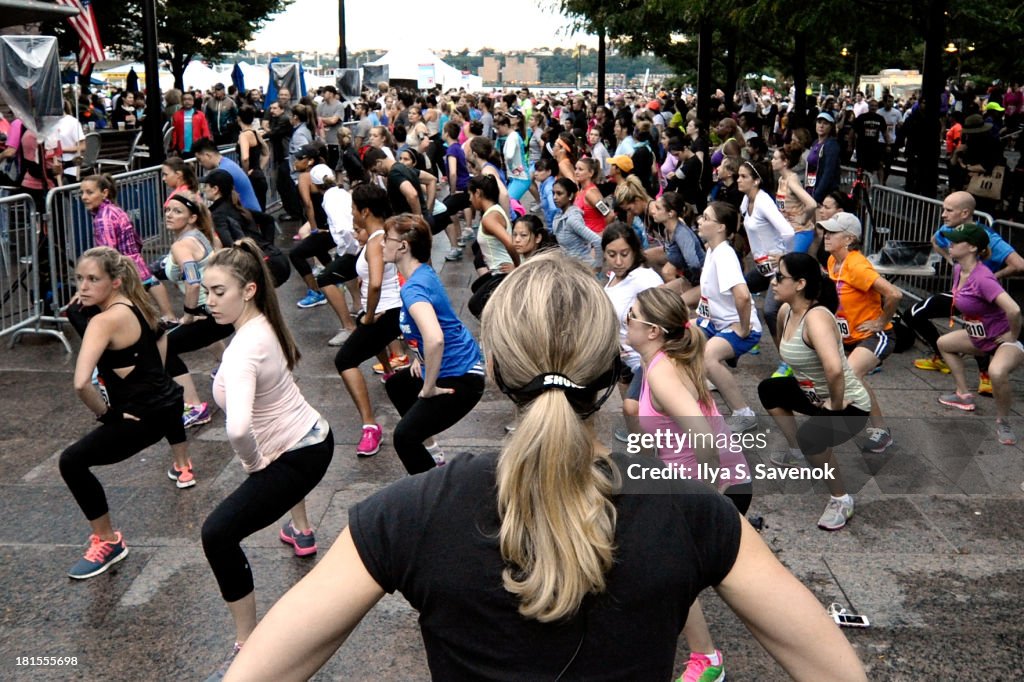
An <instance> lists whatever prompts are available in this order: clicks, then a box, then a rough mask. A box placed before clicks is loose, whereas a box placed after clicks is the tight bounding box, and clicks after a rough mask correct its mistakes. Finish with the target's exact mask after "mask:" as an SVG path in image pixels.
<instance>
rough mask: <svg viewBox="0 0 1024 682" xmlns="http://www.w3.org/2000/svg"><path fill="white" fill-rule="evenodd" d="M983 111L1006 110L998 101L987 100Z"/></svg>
mask: <svg viewBox="0 0 1024 682" xmlns="http://www.w3.org/2000/svg"><path fill="white" fill-rule="evenodd" d="M985 111H1006V109H1004V108H1003V105H1002V104H1000V103H999V102H989V103H988V104H986V105H985Z"/></svg>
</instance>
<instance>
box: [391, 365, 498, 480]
mask: <svg viewBox="0 0 1024 682" xmlns="http://www.w3.org/2000/svg"><path fill="white" fill-rule="evenodd" d="M437 385H438V386H439V387H440V388H452V389H455V392H454V393H446V394H444V395H438V396H434V397H433V398H427V399H425V400H422V399H420V397H419V393H420V391H421V390H422V389H423V379H420V378H419V377H414V376H413V375H412V372H410V371H409V370H407V369H404V370H400V371H398V372H395V374H394V375H393V376H392V377H391V378H390V379H388V381H387V384H385V388H386V389H387V392H388V398H389V399H390V400H391V403H392V404H393V405H394V406H395V408H396V409H397V410H398V413H399V414H400V415H402V420H401V421H400V422H398V425H397V426H395V452H396V453H398V457H399V458H400V459H401V460H402V464H404V465H405V470H406V471H408V472H409V473H410V474H418V473H422V472H424V471H429V470H430V469H433V468H434V467H435V466H436V465H435V464H434V458H433V457H431V456H430V453H429V452H427V449H426V448H425V447H423V441H425V440H427V439H428V438H430V437H431V436H434V435H436V434H438V433H441V432H442V431H444V430H445V429H448V428H451V427H452V426H454V425H455V424H457V423H459V420H461V419H462V418H463V417H465V416H466V415H467V414H469V412H470V410H472V409H473V408H474V407H475V406H476V404H477V403H478V402H480V398H481V397H483V394H484V377H483V375H482V374H463V375H462V376H458V377H443V378H441V379H438V380H437Z"/></svg>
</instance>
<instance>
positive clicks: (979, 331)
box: [964, 320, 985, 339]
mask: <svg viewBox="0 0 1024 682" xmlns="http://www.w3.org/2000/svg"><path fill="white" fill-rule="evenodd" d="M964 328H965V329H966V330H967V335H968V336H969V337H971V338H972V339H984V338H985V323H984V322H982V321H981V320H964Z"/></svg>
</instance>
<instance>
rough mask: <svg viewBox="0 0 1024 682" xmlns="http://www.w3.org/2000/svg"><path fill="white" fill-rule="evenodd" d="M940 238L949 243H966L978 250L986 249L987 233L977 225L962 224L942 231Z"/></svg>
mask: <svg viewBox="0 0 1024 682" xmlns="http://www.w3.org/2000/svg"><path fill="white" fill-rule="evenodd" d="M942 236H943V237H945V238H946V239H948V240H949V241H951V242H967V243H968V244H971V245H972V246H977V247H978V248H979V249H986V248H988V241H989V240H988V232H986V231H985V228H984V227H982V226H981V225H979V224H977V223H964V224H963V225H960V226H959V227H954V228H953V229H951V230H943V231H942Z"/></svg>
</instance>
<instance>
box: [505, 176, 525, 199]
mask: <svg viewBox="0 0 1024 682" xmlns="http://www.w3.org/2000/svg"><path fill="white" fill-rule="evenodd" d="M528 189H530V181H529V180H523V179H513V180H509V181H508V195H509V196H510V197H511V198H513V199H515V200H516V201H519V200H520V199H522V198H523V195H524V194H526V190H528Z"/></svg>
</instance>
